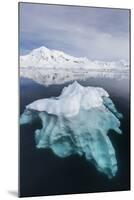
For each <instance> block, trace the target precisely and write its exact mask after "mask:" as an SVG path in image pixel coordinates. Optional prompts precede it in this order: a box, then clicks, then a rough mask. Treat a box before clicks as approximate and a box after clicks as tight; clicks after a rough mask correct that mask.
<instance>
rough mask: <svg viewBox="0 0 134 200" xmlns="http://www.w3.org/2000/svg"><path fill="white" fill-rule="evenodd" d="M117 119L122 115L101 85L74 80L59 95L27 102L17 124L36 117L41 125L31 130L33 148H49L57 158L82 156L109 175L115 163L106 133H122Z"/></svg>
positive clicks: (113, 169)
mask: <svg viewBox="0 0 134 200" xmlns="http://www.w3.org/2000/svg"><path fill="white" fill-rule="evenodd" d="M120 118H122V114H121V113H119V112H118V111H117V109H116V107H115V105H114V104H113V102H112V100H111V99H110V97H109V94H108V93H107V92H106V91H105V90H104V89H103V88H98V87H83V86H81V85H80V84H79V83H78V82H76V81H75V82H74V83H73V84H70V85H69V86H68V87H65V88H64V89H63V90H62V93H61V95H60V96H59V97H52V98H48V99H47V98H46V99H40V100H37V101H34V102H33V103H31V104H29V105H27V106H26V109H25V111H24V113H23V114H22V115H21V118H20V123H21V124H27V123H32V122H34V121H36V120H38V119H40V120H41V122H42V128H41V129H37V130H36V131H35V141H36V147H37V148H51V149H52V151H53V152H54V153H55V154H56V155H57V156H59V157H61V158H64V157H67V156H70V155H72V154H79V155H80V156H82V155H83V156H85V158H86V160H87V161H88V162H91V161H92V163H94V165H95V167H96V168H97V170H99V171H100V172H103V173H105V174H106V175H107V176H108V177H109V178H112V177H113V176H115V175H116V172H117V170H118V165H117V160H116V155H115V150H114V148H113V145H112V143H111V141H110V139H109V137H108V132H109V130H114V131H115V132H117V133H119V134H121V133H122V132H121V130H120Z"/></svg>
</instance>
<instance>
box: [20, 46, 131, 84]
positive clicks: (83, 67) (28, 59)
mask: <svg viewBox="0 0 134 200" xmlns="http://www.w3.org/2000/svg"><path fill="white" fill-rule="evenodd" d="M20 75H21V76H22V77H27V78H31V79H33V80H35V81H37V82H39V83H41V84H45V85H46V84H48V85H49V84H53V83H56V84H59V83H63V82H66V81H70V80H77V79H87V78H89V77H95V78H96V77H104V78H118V79H124V78H125V79H126V78H128V75H129V65H128V63H127V61H125V60H119V61H116V62H115V61H113V62H104V61H91V60H89V59H87V58H85V57H80V58H76V57H73V56H70V55H68V54H65V53H64V52H62V51H57V50H50V49H48V48H46V47H44V46H42V47H40V48H37V49H34V50H32V51H31V52H30V53H29V54H27V55H23V56H20Z"/></svg>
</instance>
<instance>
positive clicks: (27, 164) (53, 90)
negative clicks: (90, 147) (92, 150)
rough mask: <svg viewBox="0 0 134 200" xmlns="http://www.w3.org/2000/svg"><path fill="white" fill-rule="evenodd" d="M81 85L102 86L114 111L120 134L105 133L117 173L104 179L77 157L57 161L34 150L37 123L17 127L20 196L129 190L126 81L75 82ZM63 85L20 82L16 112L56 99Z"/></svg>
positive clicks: (40, 151)
mask: <svg viewBox="0 0 134 200" xmlns="http://www.w3.org/2000/svg"><path fill="white" fill-rule="evenodd" d="M79 83H81V84H82V85H84V86H99V87H103V88H104V89H106V90H107V91H108V93H109V94H110V96H111V98H112V100H113V102H114V103H115V105H116V107H117V109H118V111H120V112H122V114H123V116H124V118H123V119H122V121H121V129H122V130H123V135H119V134H116V133H115V132H112V131H111V132H109V137H110V138H111V141H112V144H113V146H114V148H115V151H116V156H117V161H118V167H119V170H118V173H117V175H116V177H114V178H113V179H111V180H110V179H108V178H107V177H106V176H105V175H104V174H102V173H100V172H98V171H97V170H96V169H95V167H94V165H93V164H92V163H91V164H89V163H87V162H86V160H85V159H84V157H79V156H77V155H75V156H74V155H73V156H70V157H68V158H59V157H57V156H56V155H55V154H53V153H52V151H51V150H46V149H36V147H35V141H34V131H35V129H37V128H40V126H41V124H38V123H34V124H33V125H23V126H21V127H20V196H23V197H24V196H25V197H26V196H41V195H56V194H73V193H89V192H104V191H106V192H108V191H120V190H129V189H130V101H129V99H130V98H129V95H130V94H129V83H128V81H115V80H114V81H113V80H100V79H96V80H95V79H90V80H88V81H79ZM66 85H68V84H63V85H53V86H49V87H44V86H42V85H39V84H37V83H35V82H33V81H31V80H28V79H21V80H20V113H22V112H23V111H24V108H25V105H27V104H29V103H31V102H32V101H34V100H36V99H40V98H48V97H51V96H58V95H60V93H61V90H62V88H63V87H64V86H66Z"/></svg>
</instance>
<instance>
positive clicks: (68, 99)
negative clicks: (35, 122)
mask: <svg viewBox="0 0 134 200" xmlns="http://www.w3.org/2000/svg"><path fill="white" fill-rule="evenodd" d="M104 96H106V97H108V96H109V95H108V93H107V92H106V91H105V90H104V89H102V88H98V87H83V86H82V85H80V84H79V83H78V82H77V81H75V82H74V83H73V84H71V85H69V86H68V87H65V88H64V89H63V91H62V93H61V95H60V96H59V97H57V98H56V99H55V98H49V99H47V98H46V99H40V100H37V101H34V102H33V103H31V104H29V105H27V106H26V109H32V110H37V111H46V112H47V113H49V114H54V115H58V116H59V115H62V116H66V117H71V116H75V115H77V114H78V113H79V110H80V108H82V109H85V110H89V109H91V108H95V107H100V106H101V107H103V99H102V97H104Z"/></svg>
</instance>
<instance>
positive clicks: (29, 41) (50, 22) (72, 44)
mask: <svg viewBox="0 0 134 200" xmlns="http://www.w3.org/2000/svg"><path fill="white" fill-rule="evenodd" d="M40 46H46V47H48V48H50V49H57V50H61V51H64V52H65V53H68V54H70V55H73V56H77V57H80V56H86V57H88V58H89V59H92V60H119V59H127V60H128V59H129V11H128V10H121V9H104V8H91V7H78V6H60V5H45V4H30V3H29V4H27V3H21V4H20V52H21V54H26V53H28V52H29V51H30V50H32V49H34V48H38V47H40Z"/></svg>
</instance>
